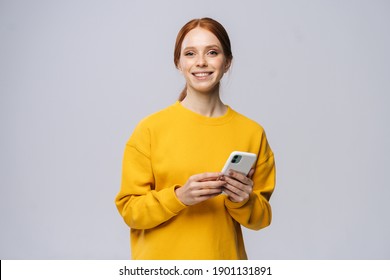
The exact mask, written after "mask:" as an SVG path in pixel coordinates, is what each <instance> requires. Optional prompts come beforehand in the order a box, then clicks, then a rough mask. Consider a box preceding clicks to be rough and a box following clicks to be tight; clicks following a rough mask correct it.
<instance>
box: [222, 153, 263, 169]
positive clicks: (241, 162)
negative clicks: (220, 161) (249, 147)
mask: <svg viewBox="0 0 390 280" xmlns="http://www.w3.org/2000/svg"><path fill="white" fill-rule="evenodd" d="M256 158H257V156H256V154H253V153H247V152H239V151H234V152H232V153H231V154H230V156H229V158H228V160H227V161H226V163H225V166H224V167H223V169H222V173H223V174H226V175H227V173H228V172H229V170H230V169H232V170H235V171H238V172H241V173H243V174H245V175H247V174H248V173H249V171H250V170H251V168H252V167H253V164H254V163H255V161H256Z"/></svg>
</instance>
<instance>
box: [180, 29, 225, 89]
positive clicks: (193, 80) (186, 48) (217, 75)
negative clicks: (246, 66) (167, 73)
mask: <svg viewBox="0 0 390 280" xmlns="http://www.w3.org/2000/svg"><path fill="white" fill-rule="evenodd" d="M229 66H230V62H228V61H227V60H226V57H225V55H224V53H223V50H222V46H221V43H220V42H219V40H218V38H217V37H216V36H215V35H214V34H213V33H211V32H210V31H208V30H206V29H203V28H200V27H197V28H195V29H192V30H191V31H190V32H188V33H187V35H186V36H185V37H184V40H183V43H182V46H181V53H180V60H179V64H178V69H179V70H180V71H181V72H182V73H183V75H184V78H185V79H186V82H187V90H190V91H196V92H201V93H208V92H211V91H213V90H214V89H215V88H216V86H217V85H218V83H219V81H220V80H221V79H222V77H223V74H224V73H225V72H226V71H227V70H228V69H229Z"/></svg>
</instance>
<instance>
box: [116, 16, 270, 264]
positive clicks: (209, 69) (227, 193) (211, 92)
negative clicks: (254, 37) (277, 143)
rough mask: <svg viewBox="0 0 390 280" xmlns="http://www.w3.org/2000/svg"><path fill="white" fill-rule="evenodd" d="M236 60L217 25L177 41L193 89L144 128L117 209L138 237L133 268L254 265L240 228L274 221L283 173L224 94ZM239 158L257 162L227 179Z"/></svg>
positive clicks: (186, 31)
mask: <svg viewBox="0 0 390 280" xmlns="http://www.w3.org/2000/svg"><path fill="white" fill-rule="evenodd" d="M232 58H233V56H232V52H231V46H230V40H229V37H228V34H227V33H226V31H225V29H224V27H223V26H222V25H221V24H220V23H218V22H217V21H215V20H213V19H210V18H202V19H195V20H192V21H190V22H188V23H187V24H186V25H184V26H183V28H182V29H181V30H180V32H179V33H178V36H177V39H176V45H175V51H174V62H175V65H176V67H177V69H178V70H179V71H180V72H181V73H182V74H183V76H184V78H185V80H186V86H185V88H184V90H183V92H182V93H181V95H180V97H179V101H177V102H176V103H174V104H173V105H171V106H169V107H167V108H165V109H163V110H161V111H159V112H157V113H154V114H152V115H150V116H148V117H146V118H145V119H143V120H142V121H141V122H140V123H139V124H138V126H137V127H136V128H135V130H134V132H133V134H132V136H131V137H130V139H129V141H128V143H127V145H126V149H125V153H124V159H123V175H122V184H121V189H120V191H119V193H118V195H117V197H116V201H115V202H116V205H117V208H118V210H119V212H120V214H121V215H122V217H123V219H124V221H125V222H126V224H127V225H128V226H129V227H130V229H131V233H130V236H131V249H132V258H133V259H247V255H246V252H245V247H244V241H243V236H242V232H241V226H244V227H247V228H249V229H253V230H259V229H261V228H264V227H266V226H268V225H269V224H270V222H271V207H270V204H269V199H270V197H271V194H272V192H273V190H274V187H275V164H274V155H273V152H272V150H271V148H270V146H269V145H268V142H267V139H266V136H265V133H264V130H263V128H262V127H261V126H260V125H259V124H257V123H256V122H254V121H253V120H250V119H248V118H247V117H245V116H243V115H241V114H239V113H237V112H236V111H234V110H233V109H232V108H231V107H229V106H227V105H225V104H224V103H223V102H222V101H221V99H220V95H219V85H220V80H221V79H222V77H223V75H224V74H225V73H226V72H227V71H228V70H229V67H230V65H231V62H232ZM232 151H244V152H251V153H255V154H256V155H257V162H256V164H255V165H254V168H253V169H252V170H251V171H250V173H249V175H248V176H246V175H244V174H241V173H239V172H235V171H234V170H231V171H230V172H229V175H228V176H222V174H221V172H220V171H221V169H222V167H223V165H224V163H225V161H226V160H227V158H228V156H229V155H230V153H231V152H232ZM222 192H224V193H223V194H221V193H222ZM259 249H260V248H259Z"/></svg>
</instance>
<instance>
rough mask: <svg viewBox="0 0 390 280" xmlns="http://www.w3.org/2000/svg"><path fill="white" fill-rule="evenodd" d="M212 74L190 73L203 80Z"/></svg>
mask: <svg viewBox="0 0 390 280" xmlns="http://www.w3.org/2000/svg"><path fill="white" fill-rule="evenodd" d="M211 74H213V72H197V73H192V75H194V76H195V77H197V78H205V77H208V76H210V75H211Z"/></svg>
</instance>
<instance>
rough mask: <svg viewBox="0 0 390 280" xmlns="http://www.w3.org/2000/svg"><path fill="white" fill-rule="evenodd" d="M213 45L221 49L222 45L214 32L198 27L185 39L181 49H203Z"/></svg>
mask: <svg viewBox="0 0 390 280" xmlns="http://www.w3.org/2000/svg"><path fill="white" fill-rule="evenodd" d="M211 45H216V46H218V47H220V48H221V43H220V42H219V40H218V38H217V37H216V36H215V35H214V34H213V33H212V32H210V31H208V30H207V29H204V28H201V27H196V28H194V29H192V30H191V31H190V32H188V33H187V35H186V36H185V37H184V40H183V43H182V45H181V49H185V48H202V47H206V46H211Z"/></svg>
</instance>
